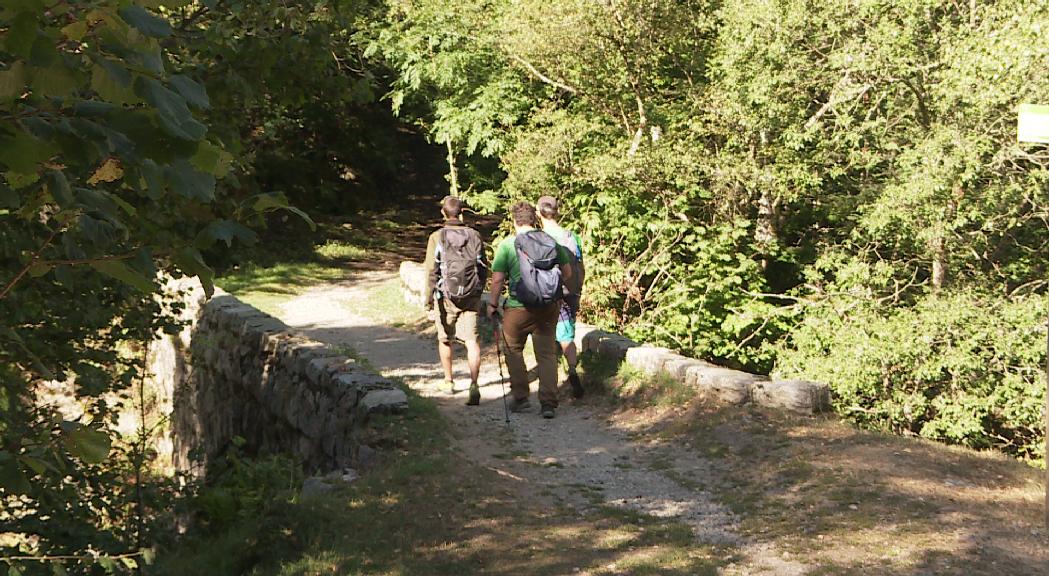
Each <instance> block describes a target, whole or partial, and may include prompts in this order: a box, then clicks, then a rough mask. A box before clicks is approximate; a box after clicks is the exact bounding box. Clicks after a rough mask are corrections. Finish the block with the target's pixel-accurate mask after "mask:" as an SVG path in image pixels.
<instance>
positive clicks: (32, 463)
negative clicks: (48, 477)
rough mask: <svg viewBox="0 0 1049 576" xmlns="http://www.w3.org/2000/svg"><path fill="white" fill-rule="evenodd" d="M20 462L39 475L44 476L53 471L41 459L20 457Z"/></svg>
mask: <svg viewBox="0 0 1049 576" xmlns="http://www.w3.org/2000/svg"><path fill="white" fill-rule="evenodd" d="M18 461H19V462H21V463H22V464H25V465H26V466H28V467H29V468H30V469H31V470H32V471H33V472H36V473H37V474H43V473H45V472H47V471H48V470H49V469H51V467H50V466H48V465H47V463H46V462H44V461H43V460H40V459H39V458H33V457H32V456H19V457H18Z"/></svg>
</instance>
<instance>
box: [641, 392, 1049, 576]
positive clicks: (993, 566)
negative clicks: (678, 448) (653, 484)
mask: <svg viewBox="0 0 1049 576" xmlns="http://www.w3.org/2000/svg"><path fill="white" fill-rule="evenodd" d="M651 412H653V414H652V415H650V416H649V417H648V418H647V419H644V420H643V421H641V422H640V424H639V423H638V421H637V419H636V418H635V419H633V421H632V422H631V423H632V424H633V425H634V426H633V427H632V428H631V430H632V432H633V433H635V434H640V435H643V436H646V437H658V438H662V439H663V440H664V441H666V442H674V443H678V444H682V443H688V445H689V446H690V448H689V450H691V451H693V452H695V453H696V454H698V455H700V456H702V457H704V458H707V459H710V460H711V461H712V462H714V463H715V465H716V466H718V468H719V470H721V471H722V472H723V474H724V478H723V482H722V483H721V485H720V486H718V487H717V492H718V493H719V495H720V498H721V499H722V500H723V501H725V502H726V503H727V504H728V505H729V506H730V507H731V508H732V509H733V510H734V511H736V512H737V513H738V514H740V516H741V517H742V518H743V519H744V521H743V530H744V532H745V533H747V535H748V536H749V537H751V538H752V539H754V540H756V541H759V542H760V541H767V542H773V543H774V544H775V545H776V546H777V547H779V548H783V549H788V550H796V551H798V552H799V553H801V554H802V555H803V557H804V556H808V557H809V558H811V559H812V560H811V561H814V563H815V564H816V565H818V567H819V568H818V570H817V572H816V573H819V574H887V575H898V576H904V575H919V574H959V575H961V574H998V573H1002V574H1030V575H1032V576H1033V575H1044V574H1049V546H1047V540H1046V536H1045V532H1044V527H1043V526H1042V525H1041V524H1042V508H1041V505H1042V495H1043V494H1044V484H1043V483H1042V476H1043V474H1044V473H1043V472H1040V471H1038V470H1034V469H1032V468H1030V467H1028V466H1026V465H1024V464H1023V463H1020V462H1017V461H1015V460H1012V459H1009V458H1008V457H1005V456H1001V455H993V454H987V453H977V452H974V451H971V450H966V449H962V448H957V447H949V446H945V445H942V444H938V443H934V442H931V441H925V440H920V439H912V438H901V437H896V436H890V435H886V434H878V433H873V432H863V431H859V430H857V429H855V428H853V427H851V426H849V425H847V424H845V423H842V422H839V421H837V420H836V419H834V418H829V417H819V418H811V417H802V416H794V415H789V414H784V413H777V412H772V411H763V410H759V409H755V408H752V407H725V406H717V405H715V404H713V403H710V402H707V401H706V400H703V399H697V400H695V401H693V402H692V403H691V404H690V405H689V406H688V407H687V408H683V407H676V408H671V409H664V410H662V411H660V410H652V411H651ZM621 420H622V421H624V422H626V421H628V420H630V419H629V418H624V417H622V413H621ZM827 550H834V551H835V552H834V553H833V554H827V553H826V552H825V551H827Z"/></svg>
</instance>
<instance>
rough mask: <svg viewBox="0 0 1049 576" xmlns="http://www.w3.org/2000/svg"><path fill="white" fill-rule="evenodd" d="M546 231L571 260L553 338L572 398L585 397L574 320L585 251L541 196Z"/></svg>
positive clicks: (554, 204) (539, 207)
mask: <svg viewBox="0 0 1049 576" xmlns="http://www.w3.org/2000/svg"><path fill="white" fill-rule="evenodd" d="M535 209H536V211H537V212H538V213H539V221H540V223H541V224H542V226H543V232H546V233H547V234H549V235H551V236H553V237H554V240H557V243H558V244H560V245H561V246H562V247H564V248H565V249H566V250H568V253H569V255H570V256H571V257H572V263H571V267H572V280H570V281H567V280H566V281H565V282H564V298H562V299H561V310H560V312H559V313H558V316H557V329H556V331H555V334H554V338H555V339H556V340H557V343H558V344H559V345H560V346H561V353H562V354H564V356H565V361H566V362H567V363H568V383H569V384H570V385H571V386H572V396H573V397H575V398H582V397H583V393H584V390H583V383H582V382H580V381H579V374H578V373H577V372H576V364H577V363H578V360H579V356H578V354H577V352H576V345H575V319H576V314H578V312H579V297H580V295H581V294H582V291H583V279H584V278H585V277H586V270H585V269H584V268H583V248H582V243H581V242H580V241H579V235H578V234H576V233H575V232H571V231H569V230H565V229H564V228H562V227H561V225H560V224H558V220H560V218H561V211H560V205H559V204H558V202H557V200H556V199H555V198H554V197H552V196H540V197H539V201H538V202H536V204H535Z"/></svg>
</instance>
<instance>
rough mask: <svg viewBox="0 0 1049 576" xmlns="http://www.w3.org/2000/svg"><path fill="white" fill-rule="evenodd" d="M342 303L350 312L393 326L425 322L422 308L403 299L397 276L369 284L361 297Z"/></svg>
mask: <svg viewBox="0 0 1049 576" xmlns="http://www.w3.org/2000/svg"><path fill="white" fill-rule="evenodd" d="M342 304H343V306H344V307H345V308H346V309H347V310H349V311H350V312H353V313H355V314H360V315H361V316H364V317H365V318H367V319H369V320H372V321H373V322H376V323H379V324H386V325H388V326H393V327H394V328H417V327H420V325H421V324H422V323H424V322H426V316H425V314H424V313H423V309H422V308H421V307H419V306H417V305H416V304H412V303H409V302H406V301H405V300H404V291H403V290H402V288H401V281H400V279H399V278H392V279H390V280H387V281H385V282H382V283H379V284H376V285H374V286H371V287H369V288H368V289H367V290H366V291H365V293H364V295H363V296H362V297H360V298H355V299H353V300H352V301H347V302H343V303H342Z"/></svg>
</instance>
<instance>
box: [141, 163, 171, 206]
mask: <svg viewBox="0 0 1049 576" xmlns="http://www.w3.org/2000/svg"><path fill="white" fill-rule="evenodd" d="M141 172H142V179H143V180H144V181H145V186H146V195H147V196H149V197H150V198H152V199H153V200H160V199H161V198H162V197H163V196H164V191H165V190H166V187H165V184H164V169H163V168H161V167H160V166H157V163H156V162H154V161H152V160H145V161H144V162H142V166H141Z"/></svg>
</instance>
